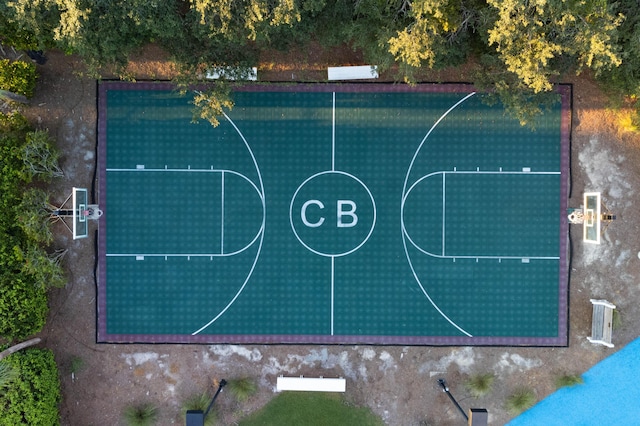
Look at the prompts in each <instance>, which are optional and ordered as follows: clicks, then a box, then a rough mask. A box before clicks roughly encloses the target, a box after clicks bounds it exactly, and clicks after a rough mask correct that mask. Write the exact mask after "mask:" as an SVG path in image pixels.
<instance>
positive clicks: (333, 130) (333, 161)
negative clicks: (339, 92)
mask: <svg viewBox="0 0 640 426" xmlns="http://www.w3.org/2000/svg"><path fill="white" fill-rule="evenodd" d="M335 169H336V92H333V108H332V117H331V170H332V171H333V170H335Z"/></svg>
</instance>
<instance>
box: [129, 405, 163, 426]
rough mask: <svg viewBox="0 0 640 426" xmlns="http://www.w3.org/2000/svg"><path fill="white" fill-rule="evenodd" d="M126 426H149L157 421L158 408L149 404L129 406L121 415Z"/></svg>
mask: <svg viewBox="0 0 640 426" xmlns="http://www.w3.org/2000/svg"><path fill="white" fill-rule="evenodd" d="M123 417H124V421H125V423H126V424H127V425H128V426H151V425H154V424H155V423H156V421H157V420H158V408H157V407H156V406H155V405H153V404H150V403H146V404H139V405H130V406H128V407H127V408H125V410H124V413H123Z"/></svg>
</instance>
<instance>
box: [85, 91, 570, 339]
mask: <svg viewBox="0 0 640 426" xmlns="http://www.w3.org/2000/svg"><path fill="white" fill-rule="evenodd" d="M173 89H175V86H174V85H173V84H171V83H167V82H136V83H130V82H122V81H101V82H99V84H98V99H97V103H98V130H97V140H98V162H97V163H98V164H97V167H98V192H99V203H100V208H101V209H102V210H103V212H104V214H103V215H102V217H101V218H100V219H99V222H98V226H99V231H98V242H97V247H98V253H97V256H98V271H97V283H96V284H97V298H96V305H97V309H96V311H97V312H96V315H97V319H96V323H97V333H96V340H97V342H98V343H182V344H184V343H195V344H221V343H229V344H324V345H326V344H371V345H424V346H567V345H568V340H569V329H568V318H569V258H570V256H571V253H570V246H569V223H568V219H567V215H566V212H567V207H568V199H569V185H570V181H571V176H570V173H571V126H572V124H571V114H572V102H573V86H572V85H569V84H561V85H557V86H556V88H555V90H556V92H557V93H558V94H559V95H560V100H561V118H560V138H561V142H560V172H561V175H560V205H559V211H558V215H559V216H560V230H559V231H560V234H559V236H558V237H559V238H558V239H559V248H560V250H559V253H560V267H559V276H558V335H557V336H554V337H518V336H511V337H490V336H482V337H467V336H369V335H367V336H358V335H340V336H331V335H309V334H302V335H288V334H246V335H235V334H234V335H221V334H197V335H195V336H194V335H191V334H110V333H108V332H107V319H106V315H107V304H106V299H107V289H106V286H107V276H106V275H107V272H106V266H107V259H106V233H107V223H106V215H108V214H109V206H108V205H107V204H106V190H107V183H106V168H107V96H106V95H107V91H108V90H173ZM234 91H238V92H294V91H295V92H333V91H341V92H350V93H365V92H385V93H409V92H411V93H416V92H418V93H456V92H462V93H470V92H473V91H476V89H475V88H474V86H473V85H471V84H465V83H449V84H441V83H421V84H416V85H411V86H410V85H407V84H389V83H355V84H354V83H347V84H326V83H312V84H305V83H299V84H290V83H285V84H278V83H267V84H265V83H259V84H248V85H240V86H237V87H234Z"/></svg>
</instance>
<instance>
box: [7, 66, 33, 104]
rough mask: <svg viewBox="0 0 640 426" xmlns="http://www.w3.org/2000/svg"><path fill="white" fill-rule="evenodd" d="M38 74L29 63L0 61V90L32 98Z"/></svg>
mask: <svg viewBox="0 0 640 426" xmlns="http://www.w3.org/2000/svg"><path fill="white" fill-rule="evenodd" d="M37 77H38V74H37V72H36V66H35V65H34V64H32V63H30V62H24V61H10V60H8V59H2V60H0V89H2V90H8V91H10V92H13V93H17V94H19V95H24V96H26V97H27V98H31V97H33V91H34V90H35V88H36V79H37Z"/></svg>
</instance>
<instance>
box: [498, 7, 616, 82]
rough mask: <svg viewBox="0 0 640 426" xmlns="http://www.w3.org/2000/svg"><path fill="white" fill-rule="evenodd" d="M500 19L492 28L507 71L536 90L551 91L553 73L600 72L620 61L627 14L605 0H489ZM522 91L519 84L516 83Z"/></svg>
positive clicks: (499, 53) (500, 56) (499, 55)
mask: <svg viewBox="0 0 640 426" xmlns="http://www.w3.org/2000/svg"><path fill="white" fill-rule="evenodd" d="M488 3H489V4H490V5H491V6H492V7H493V8H495V10H496V11H497V19H496V20H495V23H494V25H493V27H492V28H490V29H489V30H488V35H489V38H488V43H489V45H490V46H495V48H496V52H497V53H498V57H499V58H500V60H501V61H502V62H503V63H504V65H505V67H506V70H507V71H509V72H511V73H513V74H515V75H516V76H517V77H518V80H519V81H520V82H522V83H523V85H524V86H525V87H527V88H529V89H531V90H532V91H533V92H534V93H540V92H545V91H550V90H551V89H552V83H551V80H552V78H553V77H555V76H557V75H559V74H561V73H562V72H566V71H569V70H573V71H575V72H578V73H579V72H581V71H582V70H583V69H585V68H589V69H592V70H594V71H595V72H596V73H600V72H602V71H604V70H607V69H611V68H612V67H616V66H618V65H620V63H621V60H620V55H619V49H618V46H617V45H616V44H615V43H616V39H617V29H618V27H619V26H620V24H621V22H622V16H621V15H615V14H613V13H612V8H611V6H610V5H609V4H608V3H607V2H606V1H605V0H598V1H588V2H567V1H563V0H538V1H535V2H532V1H529V0H488ZM514 89H515V90H518V88H517V87H515V88H514Z"/></svg>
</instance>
